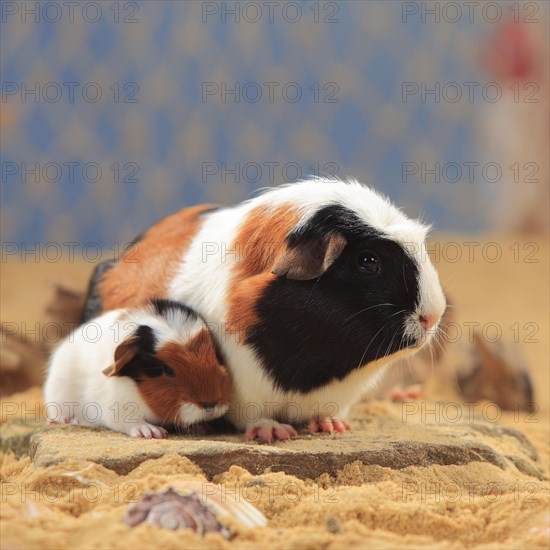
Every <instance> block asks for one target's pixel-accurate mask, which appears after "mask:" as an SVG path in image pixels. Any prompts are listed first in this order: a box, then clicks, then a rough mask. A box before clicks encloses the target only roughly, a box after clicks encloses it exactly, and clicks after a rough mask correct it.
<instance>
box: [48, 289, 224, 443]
mask: <svg viewBox="0 0 550 550" xmlns="http://www.w3.org/2000/svg"><path fill="white" fill-rule="evenodd" d="M44 394H45V401H46V407H47V410H48V416H49V418H50V420H52V421H58V422H59V421H69V422H75V423H78V424H85V425H92V426H106V427H108V428H110V429H112V430H116V431H122V432H124V433H128V434H130V435H141V434H139V433H137V432H136V430H139V429H140V428H141V427H143V426H148V428H147V429H148V430H149V431H150V429H152V428H155V426H156V425H160V426H163V425H176V426H185V427H186V426H189V425H191V424H194V423H196V422H200V421H203V420H209V419H212V418H216V417H218V416H221V415H223V414H224V413H225V412H226V410H227V407H228V404H229V398H230V380H229V376H228V373H227V371H226V369H225V368H224V367H222V366H221V365H220V362H219V359H218V356H217V352H216V348H215V345H214V342H213V340H212V337H211V336H210V333H209V332H208V330H207V328H206V326H205V324H204V322H203V321H202V320H201V319H200V318H199V317H198V316H197V314H196V313H195V312H194V311H192V310H191V309H189V308H188V307H186V306H184V305H182V304H180V303H176V302H172V301H168V300H152V301H151V303H149V304H148V305H146V306H143V307H140V308H135V309H117V310H113V311H109V312H107V313H104V314H103V315H101V316H99V317H97V318H95V319H92V320H91V321H89V322H87V323H85V324H84V325H82V326H80V327H79V328H77V329H76V330H75V331H74V332H73V333H71V334H70V335H69V336H68V337H67V338H66V339H65V340H63V341H62V342H61V343H60V345H59V347H58V348H57V349H56V350H55V352H54V353H53V355H52V357H51V360H50V365H49V372H48V377H47V380H46V384H45V388H44ZM163 432H164V430H162V432H157V433H163ZM153 433H155V432H154V431H153Z"/></svg>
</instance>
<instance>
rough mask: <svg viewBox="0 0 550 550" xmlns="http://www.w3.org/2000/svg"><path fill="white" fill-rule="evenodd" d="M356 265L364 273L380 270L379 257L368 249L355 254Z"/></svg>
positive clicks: (378, 271)
mask: <svg viewBox="0 0 550 550" xmlns="http://www.w3.org/2000/svg"><path fill="white" fill-rule="evenodd" d="M357 267H358V268H359V269H360V270H361V271H364V272H366V273H380V272H381V271H382V263H381V262H380V258H379V257H378V255H377V254H375V253H374V252H371V251H370V250H366V251H365V252H360V253H359V254H358V255H357Z"/></svg>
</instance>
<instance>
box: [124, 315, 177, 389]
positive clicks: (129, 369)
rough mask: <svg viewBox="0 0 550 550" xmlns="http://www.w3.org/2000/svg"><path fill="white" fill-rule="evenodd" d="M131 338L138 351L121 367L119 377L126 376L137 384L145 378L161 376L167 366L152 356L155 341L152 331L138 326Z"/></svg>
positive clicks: (143, 326)
mask: <svg viewBox="0 0 550 550" xmlns="http://www.w3.org/2000/svg"><path fill="white" fill-rule="evenodd" d="M131 338H132V339H134V340H135V341H136V343H137V347H138V351H137V353H136V355H135V357H134V358H133V359H132V360H131V361H129V362H128V363H126V365H124V367H122V369H121V370H120V376H128V377H129V378H131V379H132V380H135V381H136V382H138V383H139V382H142V381H143V380H144V378H145V377H147V378H155V377H158V376H162V375H163V374H164V373H165V370H166V367H167V365H166V363H165V362H164V361H161V360H160V359H158V358H157V357H155V355H154V354H155V347H156V344H157V339H156V337H155V334H154V332H153V329H152V328H151V327H149V326H147V325H139V326H138V328H137V329H136V331H135V333H134V335H133V336H131Z"/></svg>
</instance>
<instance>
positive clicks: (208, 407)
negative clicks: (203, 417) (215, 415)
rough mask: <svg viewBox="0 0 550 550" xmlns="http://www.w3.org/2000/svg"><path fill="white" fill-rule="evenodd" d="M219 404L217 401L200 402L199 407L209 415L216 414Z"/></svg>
mask: <svg viewBox="0 0 550 550" xmlns="http://www.w3.org/2000/svg"><path fill="white" fill-rule="evenodd" d="M217 404H218V402H217V401H199V405H200V406H201V407H202V408H203V409H204V410H205V411H206V412H207V413H208V412H210V413H211V412H214V409H215V408H216V405H217Z"/></svg>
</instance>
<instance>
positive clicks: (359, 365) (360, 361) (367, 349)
mask: <svg viewBox="0 0 550 550" xmlns="http://www.w3.org/2000/svg"><path fill="white" fill-rule="evenodd" d="M385 328H386V324H384V325H382V328H381V329H380V330H379V331H378V332H377V333H376V334H375V335H374V336H373V337H372V339H371V341H370V342H369V344H368V346H367V347H366V348H365V351H364V352H363V355H362V356H361V359H360V360H359V364H358V365H357V368H359V367H361V365H362V364H363V360H364V359H365V356H366V355H367V351H369V348H370V346H371V344H372V343H373V342H374V340H375V338H376V337H377V336H378V335H379V334H380V333H381V332H382V331H383V330H384V329H385Z"/></svg>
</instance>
